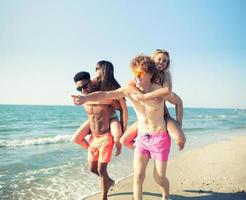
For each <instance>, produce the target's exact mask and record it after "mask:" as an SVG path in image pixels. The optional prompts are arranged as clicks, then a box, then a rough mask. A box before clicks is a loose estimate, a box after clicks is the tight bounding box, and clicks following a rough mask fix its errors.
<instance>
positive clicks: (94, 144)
mask: <svg viewBox="0 0 246 200" xmlns="http://www.w3.org/2000/svg"><path fill="white" fill-rule="evenodd" d="M88 143H89V147H88V161H98V162H101V163H108V162H110V160H111V155H112V151H113V146H114V139H113V136H112V134H111V133H105V134H101V135H97V136H95V135H93V134H91V136H90V139H89V141H88Z"/></svg>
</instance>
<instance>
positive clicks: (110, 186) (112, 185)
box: [107, 178, 115, 192]
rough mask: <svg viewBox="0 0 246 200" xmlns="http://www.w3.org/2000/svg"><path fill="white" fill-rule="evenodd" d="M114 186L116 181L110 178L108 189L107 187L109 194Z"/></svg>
mask: <svg viewBox="0 0 246 200" xmlns="http://www.w3.org/2000/svg"><path fill="white" fill-rule="evenodd" d="M114 185H115V181H114V180H112V179H111V178H109V181H108V187H107V192H108V191H112V190H113V187H114Z"/></svg>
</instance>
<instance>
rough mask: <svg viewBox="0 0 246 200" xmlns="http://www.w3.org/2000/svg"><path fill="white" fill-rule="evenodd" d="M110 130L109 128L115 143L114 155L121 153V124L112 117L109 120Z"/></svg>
mask: <svg viewBox="0 0 246 200" xmlns="http://www.w3.org/2000/svg"><path fill="white" fill-rule="evenodd" d="M110 130H111V134H112V135H113V138H114V143H115V147H116V153H115V156H118V155H120V153H121V147H122V145H121V143H120V137H121V135H122V128H121V124H120V122H119V121H118V120H116V119H114V120H111V121H110Z"/></svg>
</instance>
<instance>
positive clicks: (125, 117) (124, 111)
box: [118, 98, 128, 132]
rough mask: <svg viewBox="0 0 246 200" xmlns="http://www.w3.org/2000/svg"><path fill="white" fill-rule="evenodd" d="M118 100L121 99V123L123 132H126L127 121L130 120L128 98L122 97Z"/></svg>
mask: <svg viewBox="0 0 246 200" xmlns="http://www.w3.org/2000/svg"><path fill="white" fill-rule="evenodd" d="M118 101H119V103H120V107H121V110H120V123H121V126H122V130H123V132H125V131H126V129H127V122H128V109H127V105H126V100H125V99H124V98H121V99H119V100H118Z"/></svg>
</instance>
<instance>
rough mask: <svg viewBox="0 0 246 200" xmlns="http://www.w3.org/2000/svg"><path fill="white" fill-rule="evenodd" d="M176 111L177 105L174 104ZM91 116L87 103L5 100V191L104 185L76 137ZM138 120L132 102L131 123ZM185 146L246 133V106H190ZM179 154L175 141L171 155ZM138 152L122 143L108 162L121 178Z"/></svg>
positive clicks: (45, 195) (37, 193) (73, 195)
mask: <svg viewBox="0 0 246 200" xmlns="http://www.w3.org/2000/svg"><path fill="white" fill-rule="evenodd" d="M169 110H170V113H171V115H173V116H174V109H173V108H170V109H169ZM86 119H87V115H86V113H85V112H84V109H83V107H76V106H33V105H30V106H28V105H0V161H1V162H0V197H1V199H2V200H3V199H8V200H15V199H18V200H29V199H35V200H36V199H50V200H55V199H57V200H60V199H64V200H65V199H67V200H70V199H71V200H77V199H83V198H85V197H86V196H88V195H90V194H93V193H96V192H98V191H99V186H98V178H97V177H96V176H95V175H93V174H91V173H89V171H88V170H87V152H86V151H84V150H83V149H82V148H80V147H79V146H78V145H75V144H74V143H73V142H72V141H71V136H72V134H73V133H74V132H75V130H76V129H77V128H78V127H79V126H80V125H81V123H83V122H84V121H85V120H86ZM135 121H136V115H135V113H134V110H133V108H131V107H129V124H131V123H133V122H135ZM183 130H184V132H185V134H186V137H187V144H186V147H185V148H186V150H187V149H191V148H197V147H201V146H202V145H206V144H209V143H213V142H217V141H220V140H226V139H228V138H229V137H230V136H233V135H240V134H241V135H243V134H245V133H246V131H245V130H246V110H241V109H204V108H202V109H199V108H185V109H184V119H183ZM177 154H179V152H178V150H177V145H175V143H174V142H172V149H171V153H170V159H171V158H172V157H174V156H175V155H177ZM132 160H133V153H132V151H131V150H128V149H126V148H123V150H122V154H121V155H120V156H119V157H114V156H113V159H112V162H111V163H110V164H109V166H108V171H109V174H110V176H111V177H112V178H113V179H115V180H116V181H120V180H121V179H123V178H125V177H127V176H130V175H131V174H132Z"/></svg>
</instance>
